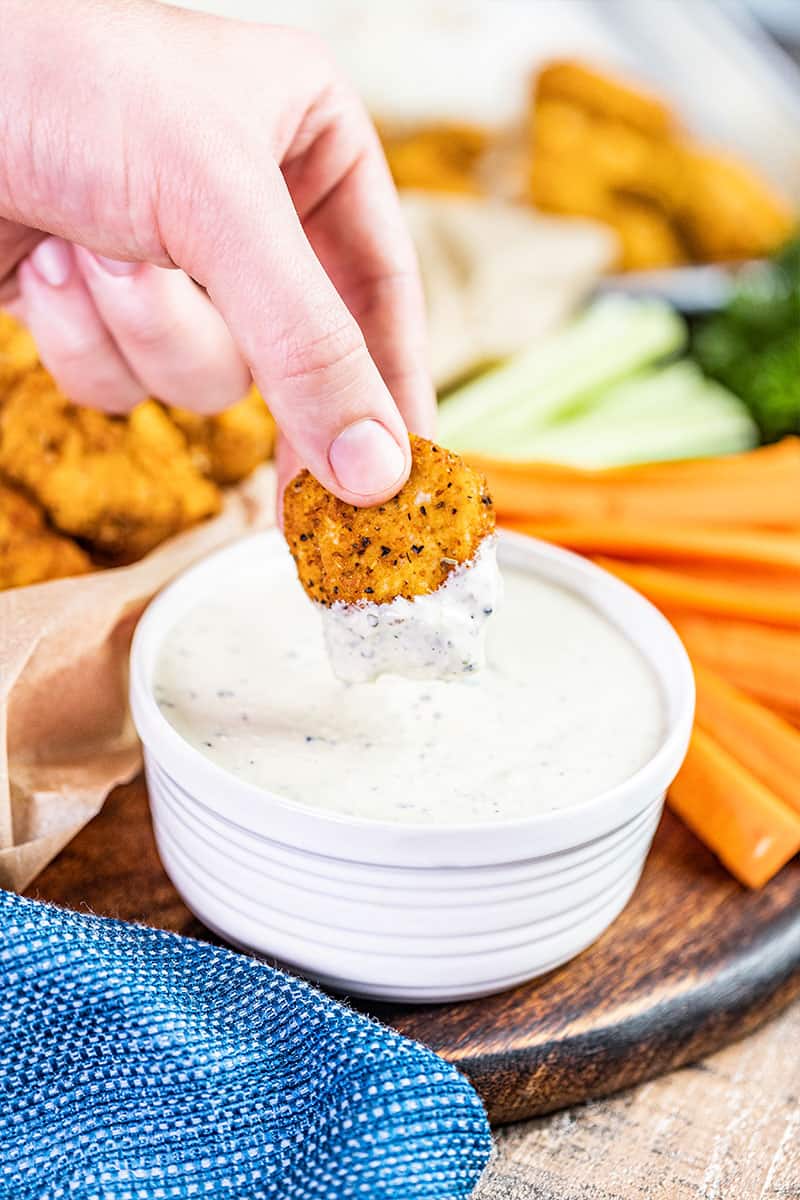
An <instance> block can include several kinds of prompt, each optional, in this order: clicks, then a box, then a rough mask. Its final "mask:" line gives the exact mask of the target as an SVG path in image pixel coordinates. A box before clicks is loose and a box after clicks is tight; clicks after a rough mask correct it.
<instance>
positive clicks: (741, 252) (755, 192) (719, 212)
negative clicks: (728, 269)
mask: <svg viewBox="0 0 800 1200" xmlns="http://www.w3.org/2000/svg"><path fill="white" fill-rule="evenodd" d="M683 158H684V161H683V171H682V175H681V180H682V184H683V193H682V197H681V201H680V203H679V205H678V211H677V214H676V217H677V222H678V226H679V228H680V229H681V231H682V233H683V235H684V237H685V239H686V241H687V242H688V244H689V245H690V246H691V248H692V250H693V251H694V253H695V254H696V255H697V257H698V258H701V259H704V260H711V261H725V260H735V259H742V258H750V257H753V258H757V257H759V256H760V255H762V254H770V253H771V252H772V251H773V250H775V249H777V247H778V246H780V245H781V243H782V242H784V241H785V240H786V239H787V238H788V237H789V236H790V235H791V233H792V230H793V229H794V227H795V226H796V223H797V217H796V215H795V213H794V211H793V209H792V207H791V205H790V204H789V203H788V201H787V200H785V199H784V197H783V196H781V195H780V193H778V192H777V191H776V190H775V189H774V188H772V187H771V186H770V185H769V184H768V183H767V182H766V180H764V179H762V178H760V176H758V175H757V174H756V173H755V172H754V171H752V170H751V169H750V168H749V167H748V166H746V165H745V164H744V163H742V162H739V161H738V160H737V159H735V158H730V157H728V156H727V155H724V154H718V153H714V152H709V151H704V150H702V149H699V148H697V147H687V148H686V150H685V151H684V156H683Z"/></svg>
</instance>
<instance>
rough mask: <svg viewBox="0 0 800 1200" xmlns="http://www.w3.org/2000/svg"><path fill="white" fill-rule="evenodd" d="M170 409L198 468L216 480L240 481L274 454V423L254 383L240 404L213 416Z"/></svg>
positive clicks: (223, 483)
mask: <svg viewBox="0 0 800 1200" xmlns="http://www.w3.org/2000/svg"><path fill="white" fill-rule="evenodd" d="M167 412H168V413H169V416H170V419H171V420H172V421H174V423H175V424H176V425H177V426H178V428H179V429H180V430H181V432H182V433H183V434H184V436H185V437H186V441H187V443H188V445H189V452H190V454H191V456H192V461H193V462H194V464H195V466H196V467H197V469H198V470H199V471H200V472H201V474H203V475H207V476H208V477H209V478H210V479H213V480H214V482H215V483H219V484H222V485H225V484H230V483H238V481H239V480H240V479H244V478H245V477H246V476H247V475H249V474H250V473H251V471H254V470H255V468H256V467H257V466H258V465H259V463H262V462H265V461H266V460H267V459H268V458H271V457H272V454H273V451H274V449H275V422H274V420H273V419H272V415H271V413H270V411H269V409H268V408H267V406H266V404H265V403H264V399H263V397H262V395H261V393H260V392H259V391H258V389H257V388H256V387H255V385H254V386H253V387H251V389H250V391H249V392H248V393H247V395H246V396H245V397H244V399H243V400H240V401H239V403H238V404H234V405H233V406H232V407H231V408H228V409H226V410H225V412H221V413H217V414H216V415H215V416H213V417H201V416H198V414H197V413H193V412H189V411H188V410H187V409H185V408H168V409H167Z"/></svg>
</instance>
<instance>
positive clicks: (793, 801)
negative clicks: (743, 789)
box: [694, 663, 800, 814]
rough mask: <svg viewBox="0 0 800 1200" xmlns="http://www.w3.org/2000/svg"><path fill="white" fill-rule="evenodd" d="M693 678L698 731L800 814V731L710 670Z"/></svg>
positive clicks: (698, 671) (696, 667) (704, 669)
mask: <svg viewBox="0 0 800 1200" xmlns="http://www.w3.org/2000/svg"><path fill="white" fill-rule="evenodd" d="M694 674H695V681H696V683H697V714H696V719H697V723H698V725H699V726H700V728H701V729H704V730H705V731H706V733H708V734H710V735H711V736H712V737H713V738H714V739H715V741H716V742H717V743H718V744H719V745H720V746H721V747H722V749H723V750H727V751H728V753H729V754H732V755H733V756H734V757H735V758H737V759H738V760H739V762H740V763H741V764H742V765H743V766H745V767H747V769H748V771H752V773H753V775H755V777H756V779H760V780H761V782H762V783H763V784H764V785H765V786H766V787H768V788H770V789H771V790H772V791H773V792H774V793H775V795H776V796H779V797H780V799H781V800H783V801H785V803H786V804H788V805H790V806H791V807H792V808H793V809H794V810H795V811H796V812H797V813H798V814H800V732H798V730H797V729H795V728H794V727H793V726H792V725H790V724H789V723H788V722H787V721H784V720H782V719H781V718H780V717H778V716H776V715H775V714H774V713H772V712H770V711H769V709H768V708H765V707H764V705H763V704H759V703H758V701H757V700H752V699H751V698H750V697H749V696H746V695H745V694H744V692H741V691H740V690H739V689H738V688H737V687H734V686H733V684H731V683H728V682H727V681H726V680H724V679H722V678H721V677H720V676H719V675H717V674H716V673H715V672H714V671H711V670H709V668H708V667H703V666H700V664H699V663H695V664H694Z"/></svg>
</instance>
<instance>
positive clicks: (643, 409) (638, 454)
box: [503, 363, 758, 468]
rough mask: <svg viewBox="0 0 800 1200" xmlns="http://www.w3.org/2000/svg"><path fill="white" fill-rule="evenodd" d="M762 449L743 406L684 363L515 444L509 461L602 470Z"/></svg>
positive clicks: (613, 393)
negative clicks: (549, 463)
mask: <svg viewBox="0 0 800 1200" xmlns="http://www.w3.org/2000/svg"><path fill="white" fill-rule="evenodd" d="M686 365H688V364H686ZM671 392H672V395H671V396H670V393H671ZM757 444H758V431H757V429H756V426H755V423H754V422H753V420H752V419H751V417H750V416H749V414H748V413H747V410H746V409H745V407H744V405H742V404H741V403H740V401H739V400H738V399H737V398H736V397H735V396H733V395H732V394H731V393H730V392H728V391H726V389H725V388H722V387H719V386H718V385H716V384H713V383H710V382H708V381H706V380H704V379H703V377H702V375H700V374H699V373H696V372H695V371H694V370H693V369H692V368H691V367H690V368H689V369H688V370H686V369H685V364H683V363H678V364H676V365H675V366H671V367H667V368H665V369H664V370H662V371H659V372H653V373H652V374H651V375H650V376H643V377H641V378H640V379H638V380H631V381H626V382H625V383H624V384H621V385H619V386H618V387H617V388H616V389H610V390H609V393H608V395H607V397H606V399H605V401H603V402H601V403H600V404H599V405H598V407H597V408H595V409H593V410H592V411H591V412H590V413H588V414H586V415H585V416H579V417H575V418H574V419H573V420H570V421H563V422H561V423H560V424H558V425H552V426H550V427H548V428H547V429H542V430H539V431H538V432H535V433H533V434H531V435H529V436H528V437H526V438H521V439H517V440H516V441H514V442H513V443H508V444H507V445H506V447H505V448H504V452H503V457H505V458H515V459H539V460H541V461H551V462H561V463H565V464H568V465H571V466H578V467H593V468H601V467H611V466H622V465H624V464H626V463H636V462H659V461H665V460H667V459H676V458H700V457H705V456H708V455H714V454H732V453H736V452H738V451H742V450H749V449H750V448H751V447H752V446H755V445H757Z"/></svg>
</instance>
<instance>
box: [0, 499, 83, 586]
mask: <svg viewBox="0 0 800 1200" xmlns="http://www.w3.org/2000/svg"><path fill="white" fill-rule="evenodd" d="M91 570H92V561H91V559H90V558H89V555H88V554H86V552H85V551H84V550H82V549H81V548H80V546H78V545H76V544H75V542H73V541H72V540H71V539H70V538H66V537H62V536H61V534H58V533H56V532H55V531H54V530H53V529H51V528H50V527H49V526H48V524H47V522H46V520H45V515H44V513H43V512H42V510H41V509H40V508H39V507H38V506H37V505H36V504H34V503H33V501H31V500H29V499H28V498H27V496H23V495H22V493H21V492H18V491H17V490H16V488H12V487H9V486H8V485H7V484H5V483H0V590H4V589H6V588H14V587H26V586H27V585H28V584H31V583H44V582H45V581H46V580H48V579H61V578H63V577H64V576H65V575H85V574H86V573H87V572H88V571H91Z"/></svg>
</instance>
